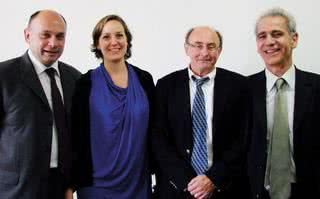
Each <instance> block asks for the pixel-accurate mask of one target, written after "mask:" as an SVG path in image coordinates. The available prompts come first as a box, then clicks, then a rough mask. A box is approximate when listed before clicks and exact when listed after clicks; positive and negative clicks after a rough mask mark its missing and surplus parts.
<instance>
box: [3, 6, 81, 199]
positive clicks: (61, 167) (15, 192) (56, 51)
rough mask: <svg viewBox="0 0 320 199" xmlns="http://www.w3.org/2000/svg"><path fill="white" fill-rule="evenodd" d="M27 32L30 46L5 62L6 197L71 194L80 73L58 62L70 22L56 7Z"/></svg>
mask: <svg viewBox="0 0 320 199" xmlns="http://www.w3.org/2000/svg"><path fill="white" fill-rule="evenodd" d="M24 35H25V40H26V42H27V43H28V45H29V50H28V51H27V52H26V53H25V54H24V55H22V56H21V57H17V58H14V59H11V60H8V61H4V62H1V63H0V198H6V199H16V198H22V199H45V198H49V199H51V198H52V199H62V198H67V196H68V197H69V198H71V197H72V191H71V190H70V189H67V187H68V186H69V184H68V182H69V181H68V179H69V173H70V171H69V169H70V166H71V165H70V161H71V160H70V153H71V151H70V149H69V147H70V136H69V131H68V124H67V122H68V121H67V118H68V114H69V111H70V106H71V104H70V102H71V97H72V92H73V89H74V84H75V81H76V79H77V78H78V77H79V76H80V73H79V72H78V71H77V70H76V69H74V68H73V67H71V66H69V65H67V64H65V63H62V62H60V61H57V60H58V58H59V57H60V56H61V54H62V52H63V49H64V44H65V37H66V22H65V20H64V18H63V17H62V16H61V15H60V14H58V13H57V12H55V11H52V10H42V11H38V12H36V13H34V14H33V15H32V16H31V17H30V20H29V23H28V26H27V28H26V29H25V31H24ZM49 68H50V70H52V72H53V73H52V75H53V76H52V78H51V77H49V72H47V71H46V69H49ZM53 85H54V86H53ZM54 91H56V92H55V94H56V95H54V94H52V93H54ZM56 96H59V97H56ZM56 99H57V100H60V101H59V102H60V103H58V105H59V107H60V109H59V111H56V110H57V109H55V107H57V106H56V105H57V102H56ZM61 100H62V101H61ZM61 107H62V108H61ZM57 114H60V117H59V118H58V117H56V115H57ZM61 129H62V130H61ZM67 190H68V191H67Z"/></svg>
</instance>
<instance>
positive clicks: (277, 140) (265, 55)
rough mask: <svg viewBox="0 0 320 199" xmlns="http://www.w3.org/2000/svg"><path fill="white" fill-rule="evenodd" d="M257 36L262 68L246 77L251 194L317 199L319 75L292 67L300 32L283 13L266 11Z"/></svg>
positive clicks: (273, 198)
mask: <svg viewBox="0 0 320 199" xmlns="http://www.w3.org/2000/svg"><path fill="white" fill-rule="evenodd" d="M255 34H256V43H257V51H258V53H259V54H260V56H261V57H262V59H263V61H264V63H265V70H264V71H262V72H259V73H257V74H254V75H252V76H250V77H249V84H250V86H251V92H252V95H251V96H252V99H251V100H252V107H251V110H252V113H251V119H250V146H249V152H248V174H249V181H250V187H251V194H252V198H263V199H268V198H271V199H289V198H290V199H296V198H299V199H300V198H319V197H320V158H319V157H320V142H319V140H320V124H319V119H318V118H319V115H320V103H319V102H320V76H319V75H317V74H314V73H310V72H305V71H302V70H299V69H298V68H297V67H296V66H295V65H294V63H293V59H292V52H293V49H295V48H296V47H297V44H298V33H297V32H296V23H295V20H294V18H293V17H292V16H291V15H290V14H289V13H287V11H285V10H283V9H281V8H273V9H270V10H268V11H267V12H265V13H264V14H263V15H261V16H260V17H259V18H258V20H257V22H256V27H255Z"/></svg>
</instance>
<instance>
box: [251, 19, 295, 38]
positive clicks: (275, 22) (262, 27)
mask: <svg viewBox="0 0 320 199" xmlns="http://www.w3.org/2000/svg"><path fill="white" fill-rule="evenodd" d="M274 31H281V32H289V30H288V21H287V19H285V18H284V17H281V16H267V17H263V18H261V19H260V20H259V21H258V22H257V24H256V35H258V34H261V33H264V32H267V33H268V32H274Z"/></svg>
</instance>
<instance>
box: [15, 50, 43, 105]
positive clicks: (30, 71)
mask: <svg viewBox="0 0 320 199" xmlns="http://www.w3.org/2000/svg"><path fill="white" fill-rule="evenodd" d="M22 60H23V61H22V64H21V66H20V68H21V77H22V80H23V81H24V82H25V85H26V86H28V87H29V88H30V89H31V90H32V91H33V93H34V94H35V95H36V96H38V97H39V98H40V99H41V101H42V102H43V103H44V104H45V105H47V106H48V107H49V103H48V100H47V97H46V95H45V93H44V90H43V88H42V85H41V82H40V80H39V78H38V75H37V73H36V71H35V69H34V66H33V64H32V62H31V61H30V59H29V56H28V54H27V53H25V54H24V55H23V56H22Z"/></svg>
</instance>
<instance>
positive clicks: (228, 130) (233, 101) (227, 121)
mask: <svg viewBox="0 0 320 199" xmlns="http://www.w3.org/2000/svg"><path fill="white" fill-rule="evenodd" d="M214 84H215V85H214V100H213V104H214V108H213V110H214V112H213V121H212V123H213V127H212V132H213V135H212V142H213V165H212V166H211V167H210V168H209V170H208V171H207V172H206V175H207V176H208V177H209V178H210V179H211V180H212V182H213V183H214V184H215V185H216V186H217V187H218V188H219V189H220V190H222V192H225V193H226V192H227V191H228V189H229V190H230V189H231V187H232V186H230V185H231V183H232V182H233V180H235V179H236V178H237V177H239V176H240V171H241V170H242V166H243V163H244V154H245V152H244V138H245V127H246V121H245V119H246V103H247V87H246V79H245V77H243V76H241V75H239V74H236V73H234V72H231V71H227V70H225V69H221V68H217V73H216V77H215V80H214ZM189 90H190V89H189V76H188V71H187V69H184V70H180V71H176V72H174V73H171V74H169V75H167V76H165V77H163V78H162V79H160V80H158V83H157V86H156V99H155V101H156V104H155V105H156V106H155V118H154V119H155V123H154V125H153V134H152V145H153V152H154V156H155V158H156V160H157V163H158V165H159V173H158V175H157V186H158V187H157V189H158V190H157V191H158V194H159V195H160V198H166V199H168V198H169V199H170V198H185V197H187V195H188V194H185V192H183V189H185V188H186V187H187V184H188V182H190V180H191V179H192V178H193V177H195V176H196V173H195V171H194V169H193V168H192V166H191V154H192V148H193V136H192V119H191V107H190V91H189Z"/></svg>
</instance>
